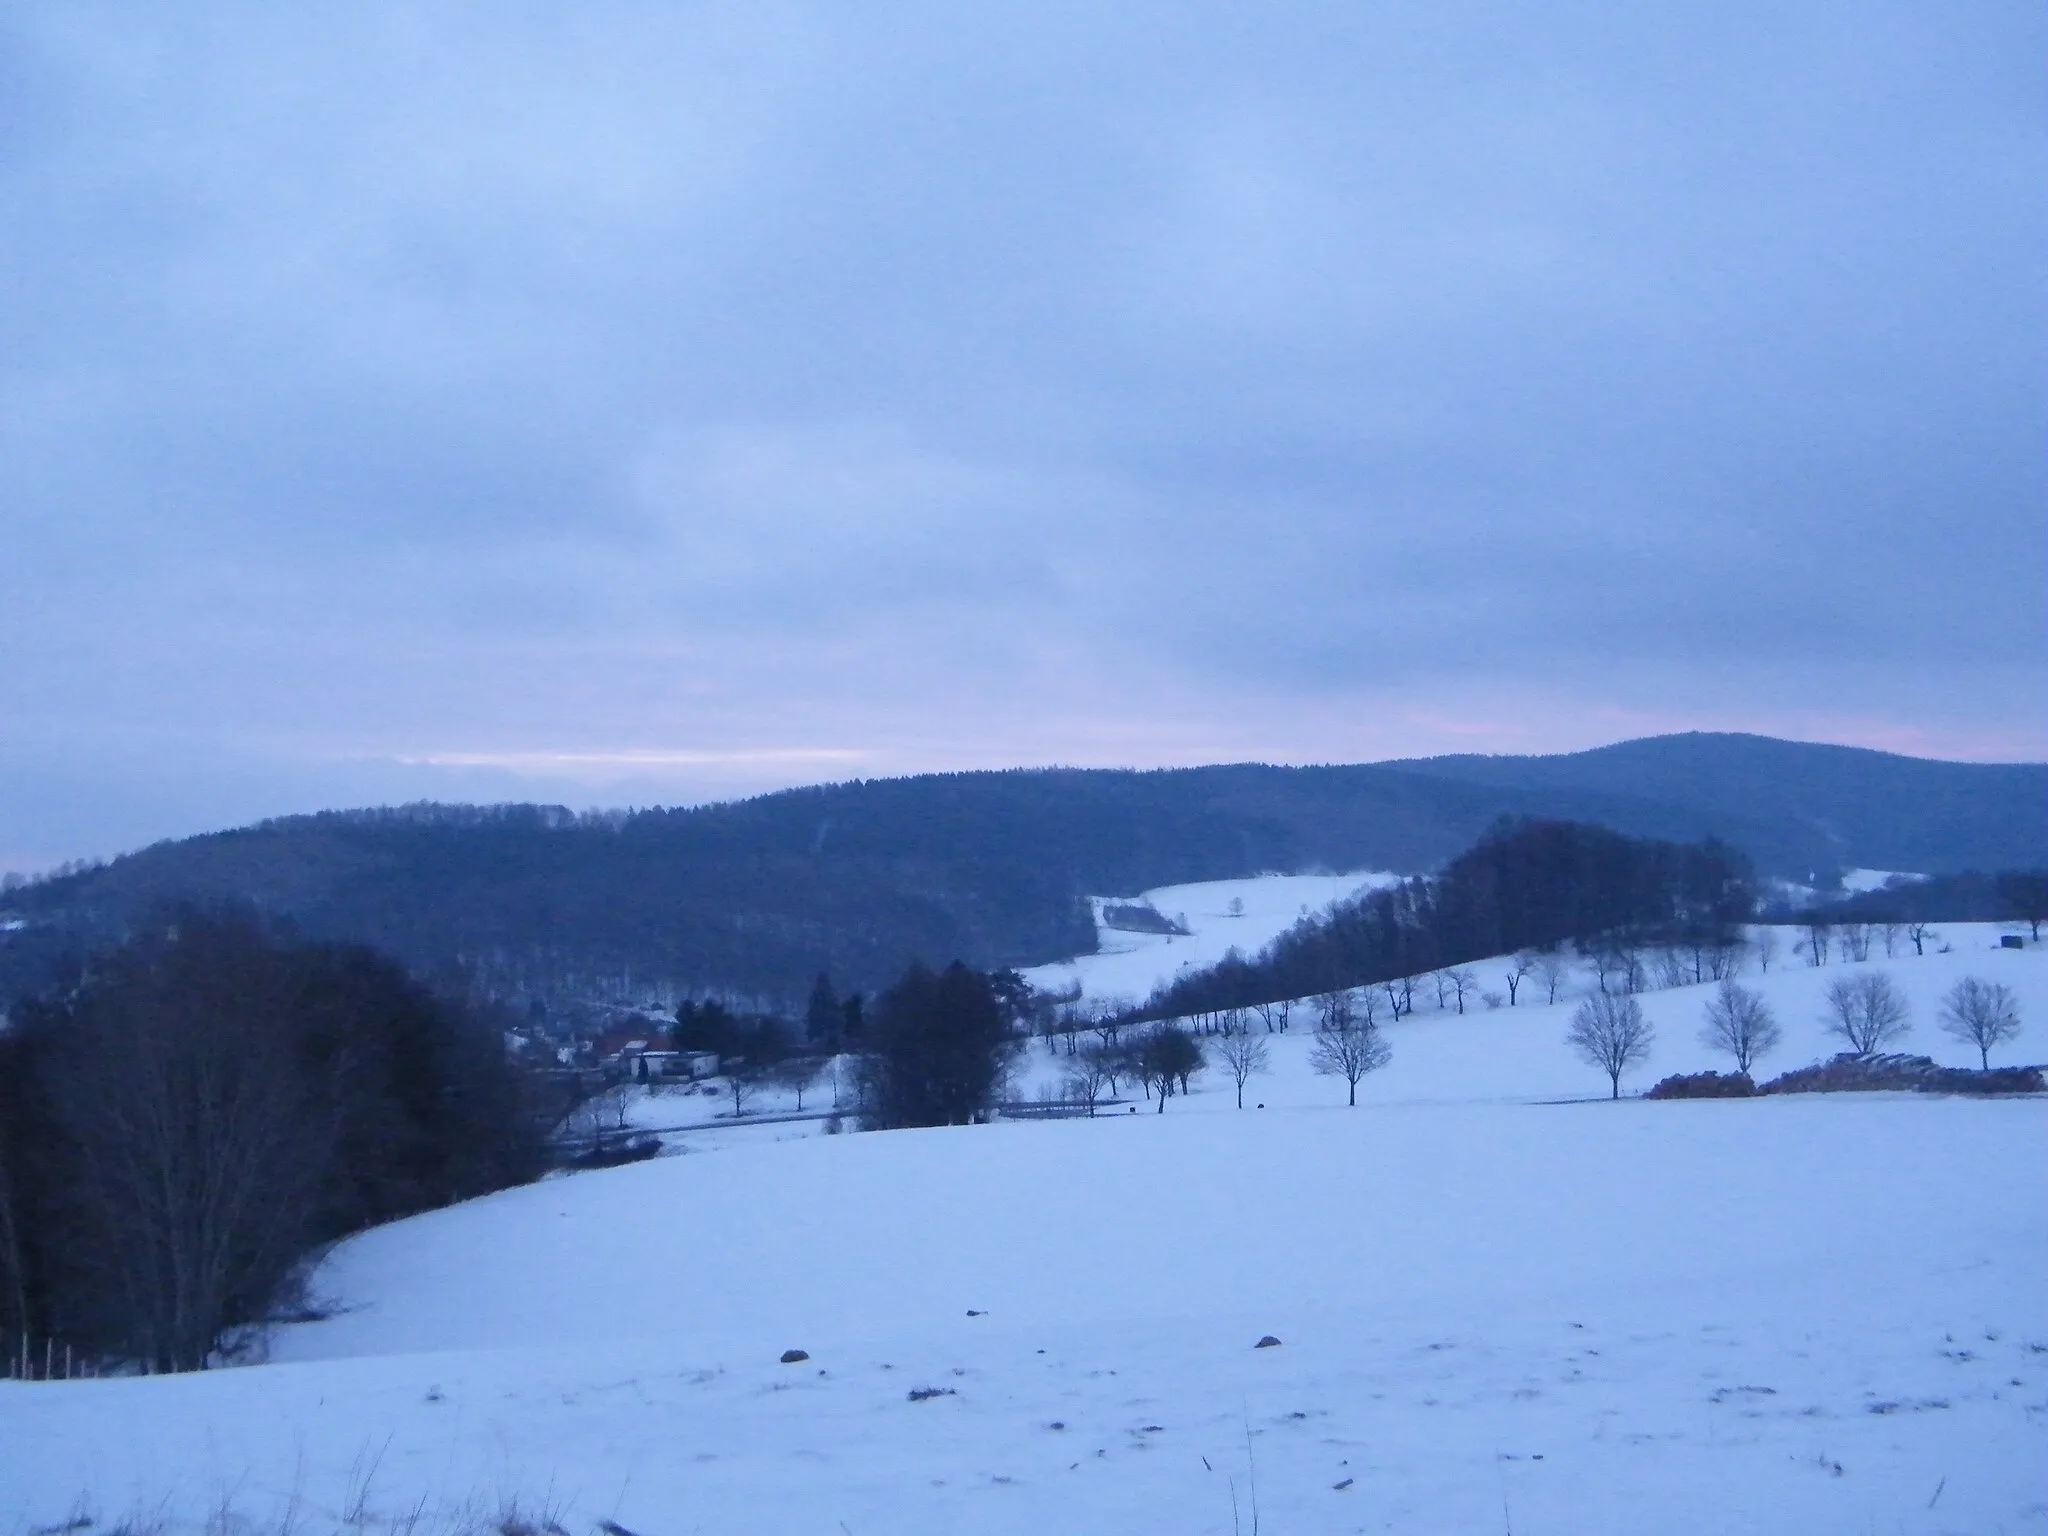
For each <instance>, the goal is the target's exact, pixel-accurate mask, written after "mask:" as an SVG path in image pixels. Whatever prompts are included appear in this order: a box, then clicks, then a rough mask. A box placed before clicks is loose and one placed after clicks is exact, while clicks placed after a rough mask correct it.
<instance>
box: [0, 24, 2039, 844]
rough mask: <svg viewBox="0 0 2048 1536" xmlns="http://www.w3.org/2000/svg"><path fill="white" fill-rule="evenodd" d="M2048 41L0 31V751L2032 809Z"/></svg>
mask: <svg viewBox="0 0 2048 1536" xmlns="http://www.w3.org/2000/svg"><path fill="white" fill-rule="evenodd" d="M2044 34H2048V22H2044V20H2043V18H2042V17H2041V16H2040V15H2039V14H2038V13H2037V8H2034V7H2030V6H2023V5H2017V4H2015V5H1989V6H1982V7H1973V8H1971V9H1969V10H1968V11H1965V12H1958V11H1956V10H1955V9H1954V8H1952V7H1941V6H1934V5H1905V4H1901V5H1888V4H1879V5H1861V4H1859V5H1853V6H1852V5H1847V4H1829V3H1813V4H1805V5H1793V6H1773V7H1757V8H1745V7H1731V6H1723V5H1698V6H1680V7H1664V8H1642V7H1633V6H1620V5H1561V6H1546V7H1543V8H1542V9H1541V10H1540V11H1531V10H1529V9H1527V8H1521V7H1502V6H1479V5H1446V6H1433V7H1429V8H1426V9H1417V8H1413V7H1397V6H1353V5H1344V6H1337V5H1329V6H1323V5H1304V6H1298V7H1278V8H1275V7H1268V8H1265V9H1263V10H1260V11H1257V12H1246V11H1243V10H1241V9H1230V8H1224V7H1206V6H1195V7H1185V6H1172V7H1167V6H1149V5H1136V6H1119V7H1114V8H1110V9H1109V10H1105V9H1104V8H1101V7H1083V6H1071V7H1062V6H1035V7H1029V8H1026V7H1014V8H999V9H997V10H994V11H989V10H983V11H979V12H975V13H972V14H965V13H960V12H958V11H957V10H956V9H953V8H946V7H936V6H924V5H911V4H891V5H885V6H882V7H865V8H862V10H861V11H859V12H858V13H854V12H851V11H847V10H845V9H843V8H832V7H822V6H813V5H776V4H760V5H744V6H742V5H715V4H711V5H695V6H651V5H650V6H635V5H618V6H601V7H579V8H576V9H575V10H573V11H561V10H557V9H554V8H548V7H538V6H533V7H528V6H481V5H458V4H442V5H434V6H428V7H418V6H397V5H376V4H372V5H365V6H355V7H349V8H347V9H345V10H341V11H331V12H304V11H298V10H283V11H280V10H276V9H274V8H264V7H255V6H248V5H242V4H233V3H220V4H214V5H210V6H200V7H194V8H188V9H186V10H183V11H180V12H176V13H171V12H162V13H150V14H148V15H146V16H138V15H137V14H136V13H134V12H133V11H131V10H127V9H122V8H112V7H101V6H94V5H85V4H76V5H74V4H66V5H57V4H48V5H31V6H27V7H17V8H15V9H14V10H13V11H12V12H10V13H9V16H8V17H7V18H6V19H5V20H0V284H4V287H0V294H4V295H5V297H4V298H0V458H4V461H5V462H6V463H7V464H8V466H9V473H8V475H7V477H6V481H5V483H4V485H0V536H4V541H5V543H4V549H5V554H6V558H4V559H0V642H4V651H5V654H6V658H7V662H8V664H7V665H6V666H4V667H0V724H4V726H5V728H6V736H5V738H0V746H12V747H13V748H15V749H16V750H17V751H22V750H30V749H31V748H32V749H33V751H35V752H37V753H41V754H43V755H44V756H43V757H42V758H38V761H42V760H44V759H45V758H47V757H48V755H49V754H51V753H56V754H58V755H59V756H62V755H64V754H67V753H68V754H70V755H71V756H72V757H75V758H77V759H78V761H80V762H81V763H87V764H92V763H100V762H103V761H105V758H104V750H105V749H104V747H103V746H95V745H93V743H104V742H105V741H107V740H110V739H116V738H119V737H121V736H122V735H124V734H147V733H152V732H155V733H162V734H161V740H162V741H163V743H164V744H165V745H164V747H163V761H164V763H165V764H166V768H165V771H166V772H167V773H169V774H171V775H172V776H174V777H175V776H178V775H185V776H187V777H190V776H195V775H201V774H203V773H205V772H206V771H207V770H206V769H205V768H204V767H203V766H202V765H203V763H204V762H205V761H207V757H206V754H207V753H208V752H220V753H225V754H227V755H228V756H229V757H231V758H233V759H234V760H235V761H236V762H240V763H245V764H246V765H247V766H246V771H245V770H244V769H237V770H235V773H234V774H229V775H227V776H226V777H228V778H236V775H243V776H244V777H243V778H238V779H236V781H237V782H244V780H245V781H246V783H247V784H248V785H250V786H252V788H251V789H250V792H249V794H248V796H247V797H245V798H246V799H247V803H249V804H251V805H255V804H258V803H259V802H260V803H262V804H264V805H266V806H267V805H270V804H272V803H273V802H274V801H275V799H276V798H277V797H275V796H272V797H270V798H269V799H266V798H265V796H264V794H263V793H260V792H259V789H260V786H261V785H263V784H264V783H266V782H269V781H268V780H266V777H265V776H266V774H271V773H275V774H277V775H278V778H277V779H276V782H277V783H279V784H283V783H286V782H289V783H292V784H296V785H299V786H301V788H300V790H298V791H295V792H294V793H299V794H302V795H303V796H304V797H307V798H309V800H311V801H317V800H319V799H321V798H322V797H323V796H328V795H342V794H345V793H348V792H350V791H349V788H348V786H350V785H354V786H356V787H357V788H358V789H366V788H367V787H368V786H367V784H366V782H365V781H363V780H361V779H360V778H354V779H352V778H349V777H348V776H347V774H345V773H344V772H343V771H342V770H341V769H339V768H334V767H332V766H331V765H332V764H334V763H338V762H343V761H350V760H355V759H351V758H349V754H350V753H352V752H353V753H357V754H368V755H370V756H371V757H377V756H379V755H381V756H382V757H383V758H388V759H390V760H393V761H395V760H396V759H398V758H400V757H405V756H407V755H411V756H414V757H418V756H419V755H421V754H431V753H435V752H442V753H448V752H455V753H459V752H462V751H465V750H466V751H470V752H472V753H481V754H491V753H498V754H507V753H509V754H513V755H514V756H516V755H517V754H518V753H521V752H526V753H533V752H543V753H544V752H558V753H569V754H571V756H572V757H573V755H574V754H575V753H576V751H578V750H579V749H584V748H590V749H594V750H600V749H601V750H603V751H610V750H613V749H620V750H623V749H628V748H632V749H646V750H655V749H671V750H675V751H684V750H703V751H713V750H716V751H737V752H742V753H744V752H746V751H751V750H754V749H756V748H760V749H770V748H773V749H782V748H797V747H801V748H809V747H814V746H823V747H828V748H832V749H834V750H839V749H844V750H847V751H858V752H870V753H872V754H874V760H875V761H877V762H883V763H886V764H888V765H890V766H891V768H892V769H893V770H901V769H906V768H913V767H916V766H919V765H921V764H925V763H930V764H932V765H940V764H942V763H954V762H966V761H975V762H978V761H1000V760H1002V758H1001V756H1000V754H1002V753H1004V752H1012V753H1015V752H1018V751H1021V750H1023V749H1025V748H1029V749H1030V750H1031V752H1032V755H1033V756H1034V758H1035V759H1037V760H1049V759H1056V758H1058V757H1061V756H1063V755H1065V756H1070V757H1072V758H1074V759H1087V758H1089V757H1090V756H1091V755H1097V756H1101V755H1105V754H1106V755H1107V756H1108V757H1109V758H1111V759H1114V760H1121V761H1129V760H1139V761H1142V760H1146V759H1147V755H1148V752H1149V754H1150V755H1151V756H1152V757H1155V758H1157V759H1158V760H1162V761H1164V760H1185V757H1184V755H1183V754H1186V753H1190V752H1199V751H1202V750H1205V749H1214V750H1216V751H1217V752H1219V753H1245V754H1251V753H1256V752H1259V751H1266V750H1270V751H1271V752H1273V753H1274V754H1276V755H1277V754H1283V753H1284V754H1291V755H1295V756H1328V757H1342V756H1347V755H1360V754H1362V753H1370V752H1372V751H1375V750H1383V751H1384V752H1385V753H1387V754H1389V755H1392V754H1394V753H1406V752H1411V751H1426V750H1432V749H1436V748H1440V747H1441V748H1445V749H1450V748H1456V747H1458V746H1461V745H1463V744H1466V743H1467V742H1469V741H1471V740H1473V739H1475V738H1474V735H1473V733H1475V732H1476V733H1477V737H1478V739H1483V740H1485V741H1486V742H1487V743H1488V744H1490V745H1493V746H1497V747H1500V748H1504V749H1509V748H1521V749H1526V748H1535V747H1547V746H1566V745H1578V744H1584V743H1585V742H1587V741H1590V740H1595V739H1601V738H1602V737H1603V736H1604V735H1606V734H1612V733H1615V732H1617V731H1626V730H1628V729H1631V728H1634V725H1638V724H1641V725H1647V726H1648V727H1649V728H1657V727H1659V726H1661V727H1663V728H1676V727H1679V726H1683V725H1684V724H1686V723H1688V722H1692V723H1700V724H1714V725H1719V726H1731V725H1733V726H1740V725H1743V724H1744V723H1745V722H1747V723H1748V724H1750V725H1751V726H1753V727H1754V728H1758V729H1767V728H1773V727H1774V726H1777V727H1782V728H1787V729H1791V728H1795V727H1797V726H1798V724H1799V722H1801V721H1806V722H1808V725H1809V727H1810V728H1812V729H1817V730H1826V731H1832V732H1834V733H1836V734H1838V735H1841V736H1843V737H1844V739H1852V738H1853V739H1869V740H1872V741H1882V742H1893V743H1896V742H1905V741H1915V742H1919V743H1921V744H1922V745H1923V747H1924V749H1928V750H1943V743H1947V748H1946V749H1947V750H1954V751H1969V752H1984V751H1993V752H1997V751H2014V750H2023V751H2026V752H2030V753H2036V754H2038V753H2039V752H2040V751H2042V750H2043V749H2044V747H2048V738H2044V737H2043V736H2042V735H2041V734H2040V732H2039V730H2038V728H2037V727H2032V726H2029V725H2028V724H2026V722H2025V720H2024V719H2023V718H2021V716H2022V715H2023V712H2021V711H2018V710H2017V709H2016V708H2015V705H2014V699H2015V697H2017V696H2024V695H2026V694H2028V693H2030V692H2031V693H2036V694H2037V693H2038V692H2039V691H2040V690H2039V685H2040V684H2041V683H2042V682H2043V681H2044V680H2048V679H2044V678H2043V676H2042V673H2043V671H2044V670H2048V669H2044V667H2043V665H2042V663H2043V656H2042V645H2041V637H2040V632H2039V623H2038V615H2039V611H2040V588H2039V579H2038V573H2039V570H2040V566H2041V556H2042V555H2043V554H2044V553H2048V551H2044V548H2043V545H2044V542H2048V541H2044V537H2043V528H2042V525H2041V520H2040V517H2039V507H2040V505H2041V502H2042V493H2043V491H2044V489H2048V486H2044V483H2043V481H2044V478H2048V477H2044V474H2043V465H2042V463H2041V460H2040V456H2039V453H2038V443H2039V440H2040V432H2041V428H2042V426H2043V425H2044V422H2048V379H2044V374H2043V368H2042V362H2043V357H2042V340H2041V338H2042V337H2043V336H2044V335H2048V325H2044V323H2043V322H2044V321H2048V313H2044V311H2048V303H2044V300H2043V294H2044V286H2043V284H2042V282H2041V271H2040V251H2041V249H2042V244H2043V240H2042V237H2043V235H2044V234H2048V212H2044V210H2043V208H2042V205H2041V203H2040V199H2039V196H2038V192H2037V191H2036V190H2035V189H2036V188H2037V187H2038V186H2039V185H2041V184H2042V183H2043V181H2044V180H2048V134H2044V130H2043V127H2042V124H2043V122H2044V117H2043V113H2042V108H2043V106H2044V105H2048V103H2044V100H2043V97H2044V95H2048V89H2044V87H2043V85H2042V82H2041V80H2040V78H2039V73H2038V70H2037V69H2036V68H2034V67H2033V65H2034V61H2037V60H2038V58H2039V57H2040V51H2041V45H2042V43H2043V42H2044V41H2048V36H2044ZM1539 696H1540V698H1541V699H1542V700H1544V701H1545V702H1544V703H1543V705H1542V707H1541V709H1531V710H1528V711H1524V710H1522V709H1521V707H1520V706H1518V705H1516V704H1515V703H1514V702H1513V701H1514V700H1515V699H1517V698H1531V699H1533V698H1537V697H1539ZM1817 698H1824V699H1827V700H1832V701H1835V712H1834V713H1833V714H1826V713H1815V712H1814V709H1815V702H1814V701H1815V700H1816V699H1817ZM1688 710H1691V711H1692V712H1693V713H1692V714H1690V715H1689V714H1688V713H1687V711H1688ZM1368 716H1370V717H1372V718H1373V719H1375V720H1377V721H1380V722H1382V724H1381V725H1380V726H1377V727H1374V728H1373V729H1377V730H1379V731H1380V732H1381V734H1379V735H1374V734H1372V731H1371V730H1368V729H1367V727H1365V726H1363V725H1359V724H1356V723H1355V722H1357V721H1359V720H1361V719H1364V718H1366V717H1368ZM1012 717H1016V718H1022V719H1028V720H1031V721H1034V722H1036V724H1035V726H1034V727H1033V728H1032V729H1030V730H1026V731H1022V732H1018V731H1014V730H1012V729H1011V728H1010V727H1009V725H1008V724H1007V721H1008V719H1010V718H1012ZM802 722H813V723H815V725H816V727H817V731H816V732H813V731H810V730H807V729H802V728H799V726H800V725H801V723H802ZM1632 723H1633V724H1632ZM192 732H197V733H198V735H197V736H196V737H195V736H193V735H191V734H190V733H192ZM827 738H829V739H827ZM1148 742H1149V743H1150V744H1151V745H1150V746H1149V748H1148V746H1147V743H1148ZM63 743H71V745H69V746H63V745H62V744H63ZM1262 743H1263V744H1264V745H1261V744H1262ZM24 744H26V745H24ZM67 760H68V759H67ZM322 763H325V764H329V765H330V766H329V767H320V766H318V765H319V764H322ZM178 764H183V765H184V766H182V767H180V766H176V765H178ZM266 764H267V765H270V766H268V767H266V766H264V765H266ZM309 764H310V765H312V766H307V765H309ZM53 771H54V770H53ZM109 771H111V770H109ZM351 771H353V770H351ZM407 771H408V773H412V772H415V770H411V769H409V770H407ZM508 771H509V770H508ZM763 771H764V772H768V770H763ZM416 772H417V774H422V775H425V777H424V779H422V780H421V782H428V783H450V784H452V783H453V781H452V780H450V779H448V778H447V777H446V771H445V770H444V769H435V768H432V767H431V766H428V767H419V768H417V770H416ZM323 774H331V775H332V777H331V778H323V777H322V775H323ZM437 775H438V776H437ZM60 776H61V775H60ZM770 776H771V777H772V773H771V774H770ZM81 781H82V780H81ZM21 782H23V783H27V782H28V781H27V780H22V781H21ZM36 782H37V783H41V784H44V785H45V788H44V789H23V790H22V791H21V792H20V793H19V795H17V796H16V801H17V803H18V804H20V805H23V806H26V807H29V808H30V809H28V810H26V811H23V812H19V813H17V814H19V815H20V816H22V817H24V818H27V819H31V820H32V819H33V817H34V815H35V812H34V810H33V807H34V806H35V805H37V804H39V803H42V802H41V799H39V797H44V796H46V794H47V784H48V783H49V782H51V780H50V779H49V777H48V776H47V775H46V776H45V777H44V778H43V779H38V780H36ZM407 782H408V783H410V782H412V780H411V779H408V780H407ZM527 782H528V781H527V780H525V779H519V780H516V781H515V780H509V779H508V780H506V781H505V783H506V784H514V783H516V784H521V785H523V784H526V783H527ZM569 782H572V783H573V782H574V781H573V780H571V781H569ZM618 782H619V781H617V780H616V778H613V779H608V780H606V781H605V782H604V783H603V784H600V783H599V782H598V780H597V779H595V778H592V779H590V780H589V781H588V784H589V787H590V788H591V790H592V792H593V793H596V792H598V791H600V790H603V791H605V792H610V791H611V790H612V789H614V788H615V787H616V784H617V783H618ZM709 782H710V781H709V780H706V779H704V778H703V777H702V776H701V775H700V776H699V777H697V778H689V777H688V776H687V775H682V774H680V773H672V774H670V775H669V776H668V777H666V778H663V777H661V776H660V775H656V776H655V778H654V779H651V780H649V781H648V782H647V784H645V785H643V786H642V787H643V788H648V787H656V786H658V785H659V784H668V785H669V786H670V787H671V788H672V789H678V788H679V789H682V790H689V789H690V788H691V786H693V785H694V786H698V787H699V788H701V787H702V786H703V785H705V784H708V783H709ZM721 782H734V781H721ZM323 784H328V785H331V788H329V789H325V790H323V789H321V788H320V787H319V786H321V785H323ZM286 798H289V796H287V797H286ZM569 798H574V797H573V796H569ZM175 799H176V796H175V795H174V794H173V795H171V797H170V799H168V800H166V805H167V806H168V805H170V804H171V802H172V801H173V800H175ZM178 803H188V802H178ZM189 803H190V804H197V803H198V802H189ZM207 803H208V804H213V803H215V802H213V801H208V802H207ZM218 803H219V804H221V805H223V806H225V804H226V803H227V802H226V801H221V802H218ZM237 803H240V802H237ZM192 814H197V813H196V812H193V813H192ZM184 815H186V813H182V812H180V813H175V814H174V813H173V812H172V811H170V810H167V811H166V817H167V818H169V819H168V820H167V821H166V825H168V824H169V823H170V821H177V820H178V817H179V816H184ZM186 819H187V820H189V816H187V817H186ZM179 825H181V826H183V825H184V823H183V822H182V821H181V822H179ZM0 830H4V829H0ZM10 838H12V840H14V841H17V842H18V841H19V838H18V837H16V836H14V834H9V835H8V837H0V842H5V841H8V840H9V839H10ZM24 846H25V845H24ZM92 846H103V845H101V844H97V843H96V844H92Z"/></svg>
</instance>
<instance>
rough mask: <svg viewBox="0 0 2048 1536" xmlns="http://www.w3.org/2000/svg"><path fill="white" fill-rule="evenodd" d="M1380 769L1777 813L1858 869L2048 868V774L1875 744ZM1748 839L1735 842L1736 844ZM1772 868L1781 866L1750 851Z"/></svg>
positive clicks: (1716, 741)
mask: <svg viewBox="0 0 2048 1536" xmlns="http://www.w3.org/2000/svg"><path fill="white" fill-rule="evenodd" d="M1382 766H1384V767H1387V768H1394V769H1399V770H1402V771H1406V772H1411V773H1425V774H1429V775H1431V776H1432V777H1435V778H1450V779H1458V780H1460V781H1462V782H1465V783H1468V784H1483V785H1488V786H1491V787H1494V788H1500V789H1520V790H1538V789H1543V790H1580V791H1592V792H1595V793H1608V794H1631V795H1643V796H1647V797H1648V798H1650V799H1653V800H1661V801H1666V802H1669V803H1672V804H1679V805H1689V806H1694V807H1696V808H1698V809H1699V810H1700V811H1701V812H1702V813H1704V814H1707V815H1710V816H1717V817H1729V818H1738V817H1741V816H1743V815H1746V814H1751V813H1755V812H1759V811H1762V812H1765V813H1766V814H1768V815H1770V816H1772V817H1774V818H1782V819H1783V820H1785V821H1788V822H1791V823H1794V824H1797V825H1798V826H1800V827H1803V828H1804V829H1806V830H1807V831H1808V832H1809V833H1810V834H1811V835H1813V836H1814V837H1816V838H1818V839H1820V841H1821V842H1822V844H1823V845H1824V846H1825V847H1826V849H1827V851H1828V856H1829V857H1830V858H1831V859H1833V860H1835V861H1838V862H1839V863H1840V864H1842V865H1844V866H1846V867H1852V868H1854V867H1860V868H1864V869H1901V870H1912V871H1915V872H1918V873H1921V874H1945V873H1949V872H1953V871H1957V870H1964V869H1983V870H1992V869H2009V868H2017V867H2022V866H2024V867H2028V868H2034V867H2039V866H2041V865H2043V864H2048V766H2044V765H2042V764H2039V763H1944V762H1935V761H1931V760H1929V759H1926V758H1918V757H1901V756H1898V755H1897V754H1895V753H1890V752H1873V751H1870V750H1869V749H1868V748H1865V747H1838V746H1827V745H1821V744H1818V743H1813V742H1798V741H1779V740H1776V739H1774V738H1772V737H1769V736H1748V735H1740V734H1735V733H1707V732H1692V733H1689V734H1686V735H1681V736H1651V737H1646V738H1644V739H1642V740H1639V741H1623V742H1617V743H1615V744H1614V745H1613V746H1608V747H1596V748H1594V749H1593V750H1592V751H1590V752H1571V753H1565V754H1561V755H1559V756H1555V757H1432V758H1417V759H1413V760H1409V761H1404V762H1394V763H1386V764H1383V765H1382ZM1736 840H1739V839H1734V838H1731V841H1736ZM1751 852H1752V854H1753V855H1754V856H1756V857H1757V858H1758V862H1759V864H1760V865H1763V866H1765V867H1766V868H1768V869H1769V870H1770V872H1772V873H1789V872H1790V871H1789V870H1787V869H1784V868H1779V867H1774V865H1775V864H1776V861H1773V860H1771V859H1769V858H1767V857H1764V856H1763V854H1762V850H1760V849H1754V848H1752V849H1751Z"/></svg>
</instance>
